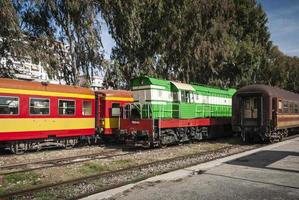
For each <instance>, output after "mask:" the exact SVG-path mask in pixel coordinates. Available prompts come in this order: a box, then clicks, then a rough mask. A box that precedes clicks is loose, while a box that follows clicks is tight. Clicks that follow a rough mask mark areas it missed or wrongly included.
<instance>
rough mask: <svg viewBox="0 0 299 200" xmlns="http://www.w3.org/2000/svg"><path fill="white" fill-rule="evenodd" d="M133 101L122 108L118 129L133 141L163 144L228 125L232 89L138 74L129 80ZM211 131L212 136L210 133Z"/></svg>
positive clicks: (207, 134) (198, 136) (206, 135)
mask: <svg viewBox="0 0 299 200" xmlns="http://www.w3.org/2000/svg"><path fill="white" fill-rule="evenodd" d="M131 89H132V92H133V97H134V101H135V102H134V103H133V104H128V105H127V106H126V107H125V108H124V116H123V118H122V119H121V123H120V133H121V135H125V136H124V137H125V138H126V139H127V140H132V141H134V143H138V142H141V143H146V144H147V143H148V144H150V145H161V144H162V145H163V144H172V143H179V142H184V141H189V140H193V139H197V140H201V139H204V138H211V137H214V136H215V133H212V132H215V131H213V130H216V129H214V128H215V127H221V128H223V127H224V126H229V125H230V120H231V115H232V105H231V104H232V96H233V94H234V93H235V92H236V90H235V89H220V88H215V87H211V86H203V85H195V84H186V83H180V82H175V81H167V80H160V79H156V78H151V77H147V76H145V77H139V78H135V79H133V80H132V81H131ZM211 135H213V136H211Z"/></svg>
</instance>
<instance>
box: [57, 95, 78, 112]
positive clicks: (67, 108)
mask: <svg viewBox="0 0 299 200" xmlns="http://www.w3.org/2000/svg"><path fill="white" fill-rule="evenodd" d="M75 107H76V106H75V101H74V100H61V99H59V100H58V110H59V111H58V112H59V115H74V114H75Z"/></svg>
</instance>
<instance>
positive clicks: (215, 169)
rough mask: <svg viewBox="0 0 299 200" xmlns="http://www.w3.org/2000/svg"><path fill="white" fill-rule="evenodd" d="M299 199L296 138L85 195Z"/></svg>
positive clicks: (95, 199)
mask: <svg viewBox="0 0 299 200" xmlns="http://www.w3.org/2000/svg"><path fill="white" fill-rule="evenodd" d="M107 198H111V199H121V200H135V199H136V200H137V199H144V200H154V199H155V200H156V199H177V200H181V199H185V200H187V199H211V200H212V199H213V200H214V199H240V200H241V199H263V200H264V199H277V200H278V199H296V200H298V199H299V138H298V137H297V138H295V139H292V140H288V141H284V142H281V143H277V144H273V145H269V146H266V147H263V148H259V149H255V150H251V151H247V152H244V153H240V154H237V155H233V156H229V157H226V158H222V159H218V160H215V161H211V162H207V163H204V164H200V165H196V166H193V167H189V168H185V169H182V170H177V171H174V172H171V173H167V174H163V175H161V176H156V177H153V178H150V179H147V180H145V181H141V182H139V183H136V184H130V185H126V186H124V187H120V188H116V189H113V190H109V191H106V192H102V193H99V194H95V195H92V196H90V197H87V198H84V199H85V200H100V199H107Z"/></svg>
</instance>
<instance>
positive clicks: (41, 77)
mask: <svg viewBox="0 0 299 200" xmlns="http://www.w3.org/2000/svg"><path fill="white" fill-rule="evenodd" d="M0 42H1V37H0ZM56 44H58V45H60V47H61V48H62V51H63V52H64V53H65V54H66V55H68V46H67V45H63V44H62V43H61V42H57V43H56ZM49 48H54V47H51V46H49ZM9 60H10V61H11V62H12V63H11V65H12V68H14V69H16V70H17V71H18V73H17V74H15V77H16V78H17V79H20V80H27V81H36V82H47V83H52V84H62V85H65V84H66V82H65V81H64V80H63V78H62V77H52V78H50V77H49V75H48V73H47V71H46V69H45V66H44V65H43V64H42V63H41V62H40V61H39V60H34V59H32V58H31V57H30V56H26V57H10V58H9ZM6 62H7V60H6V58H0V63H1V64H6ZM65 62H68V61H67V59H66V60H65ZM82 77H83V76H81V77H80V83H84V82H85V81H84V80H83V81H81V78H82ZM92 78H93V80H92V84H91V88H92V89H94V90H98V89H100V88H101V87H102V84H103V76H101V75H100V72H95V73H94V74H93V76H92Z"/></svg>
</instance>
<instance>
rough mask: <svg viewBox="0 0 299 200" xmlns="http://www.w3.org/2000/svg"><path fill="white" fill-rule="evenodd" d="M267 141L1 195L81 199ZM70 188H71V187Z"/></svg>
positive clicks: (259, 145) (154, 162)
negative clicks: (38, 194)
mask: <svg viewBox="0 0 299 200" xmlns="http://www.w3.org/2000/svg"><path fill="white" fill-rule="evenodd" d="M295 137H298V135H294V136H289V137H287V138H285V139H284V140H289V139H292V138H295ZM266 145H267V144H257V145H242V146H240V145H232V146H229V147H224V148H220V149H218V150H214V151H207V152H202V153H195V154H190V155H184V156H179V157H175V158H170V159H165V160H158V161H153V162H149V163H144V164H140V165H135V166H131V167H126V168H123V169H119V170H114V171H108V172H104V173H100V174H95V175H92V176H87V177H82V178H77V179H73V180H68V181H63V182H59V183H53V184H47V185H41V186H38V187H35V188H32V189H26V190H20V191H17V192H11V193H7V194H4V195H0V199H32V198H33V197H34V196H35V194H36V193H43V194H44V193H47V194H48V192H53V191H55V192H54V193H55V194H56V193H57V196H56V199H61V198H63V199H78V198H82V197H86V196H89V195H92V194H95V193H99V192H103V191H105V190H109V189H113V188H117V187H120V186H123V185H126V184H130V183H133V182H137V181H140V180H144V179H146V178H149V177H152V176H155V175H159V174H163V173H167V172H170V171H174V170H177V169H181V168H185V167H188V166H192V165H195V164H200V163H203V162H207V161H211V160H214V159H218V158H222V157H226V156H229V155H233V154H236V153H241V152H244V151H247V150H251V149H255V148H259V147H262V146H266ZM107 153H108V152H107ZM132 153H136V152H129V154H132ZM123 155H125V154H123ZM107 156H109V155H107ZM127 177H129V178H127ZM130 177H131V178H130ZM119 180H120V181H119ZM99 185H100V186H99ZM76 187H78V188H79V189H76V190H75V189H74V188H76ZM80 187H81V188H82V187H83V188H89V189H87V191H86V189H82V191H84V192H83V193H82V192H78V191H80ZM70 188H72V189H71V190H70ZM90 188H92V189H90ZM64 190H66V191H68V190H69V191H72V192H73V191H77V193H76V194H74V193H72V192H66V193H67V194H69V196H63V197H62V196H61V195H62V194H64V195H65V194H66V193H65V192H61V191H64ZM61 193H62V194H61ZM54 199H55V197H54Z"/></svg>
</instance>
